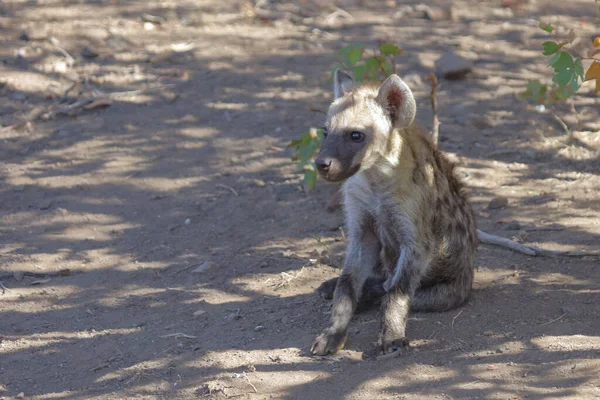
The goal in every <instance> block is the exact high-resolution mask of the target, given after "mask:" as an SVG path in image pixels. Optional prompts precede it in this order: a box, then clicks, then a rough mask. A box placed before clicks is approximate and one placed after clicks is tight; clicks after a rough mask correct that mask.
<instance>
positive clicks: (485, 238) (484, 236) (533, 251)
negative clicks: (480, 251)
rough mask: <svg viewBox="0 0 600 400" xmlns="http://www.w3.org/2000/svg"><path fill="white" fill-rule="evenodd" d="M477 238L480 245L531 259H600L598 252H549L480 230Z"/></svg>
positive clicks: (599, 252)
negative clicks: (523, 255)
mask: <svg viewBox="0 0 600 400" xmlns="http://www.w3.org/2000/svg"><path fill="white" fill-rule="evenodd" d="M477 237H478V238H479V241H480V242H481V243H485V244H492V245H495V246H500V247H505V248H507V249H511V250H513V251H516V252H518V253H523V254H526V255H528V256H533V257H544V256H545V257H556V256H563V257H600V251H592V252H589V251H582V250H549V249H544V248H542V247H538V246H527V245H524V244H521V243H518V242H515V241H514V240H510V239H507V238H503V237H500V236H496V235H490V234H489V233H486V232H484V231H482V230H479V229H478V230H477Z"/></svg>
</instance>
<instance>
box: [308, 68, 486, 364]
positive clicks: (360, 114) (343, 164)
mask: <svg viewBox="0 0 600 400" xmlns="http://www.w3.org/2000/svg"><path fill="white" fill-rule="evenodd" d="M342 74H343V73H341V72H339V71H338V73H336V79H335V80H336V82H337V83H336V85H337V86H336V96H337V97H338V98H337V99H336V100H335V101H334V102H333V104H332V105H331V107H330V109H329V112H328V116H327V123H326V125H327V129H328V131H329V135H328V137H327V138H326V139H325V141H324V143H323V145H322V148H321V152H320V154H319V157H318V159H319V158H320V159H321V160H327V162H329V166H330V167H333V166H335V167H336V169H333V170H332V169H329V170H328V171H325V172H324V171H320V173H321V175H322V176H324V177H325V178H326V179H330V180H334V181H335V180H344V184H343V194H344V200H343V204H344V210H345V219H346V225H347V236H348V249H347V254H346V259H345V263H344V269H343V271H342V274H341V277H340V278H339V280H337V284H336V285H335V291H334V294H333V299H334V300H333V309H332V323H331V326H330V328H328V329H327V330H326V331H325V332H324V333H323V334H322V335H320V336H319V337H317V339H316V340H315V343H314V344H313V347H312V352H313V353H314V354H321V355H322V354H329V353H333V352H335V351H337V350H339V349H340V348H342V347H343V344H344V343H345V341H346V337H347V330H348V325H349V323H350V320H351V318H352V315H353V314H354V312H355V310H356V307H357V305H358V304H359V302H361V301H362V300H364V299H366V298H369V299H373V298H376V297H380V298H381V300H382V313H381V314H382V323H381V334H380V338H379V342H378V343H379V350H380V352H381V353H388V352H391V351H395V350H398V349H399V348H402V347H405V346H406V345H407V343H408V341H407V339H406V335H405V328H406V320H407V315H408V312H409V309H412V310H414V311H445V310H449V309H452V308H455V307H458V306H460V305H462V304H464V303H465V302H466V301H467V299H468V297H469V294H470V291H471V287H472V283H473V274H474V265H475V255H476V248H477V234H476V226H475V218H474V217H473V212H472V210H471V206H470V204H469V202H468V200H467V198H466V196H465V193H464V190H463V185H462V184H461V182H460V181H459V179H458V177H457V176H456V173H455V171H454V165H453V164H452V163H451V162H450V161H448V159H447V158H446V157H445V156H444V155H443V154H442V152H441V151H440V150H439V149H438V148H437V146H436V145H435V144H433V143H432V142H431V140H430V137H429V135H426V134H425V133H424V132H423V131H422V130H421V129H420V128H419V127H418V126H417V124H416V123H415V122H414V115H415V112H416V107H415V102H414V98H413V95H412V93H411V91H410V89H408V87H407V86H406V85H405V84H404V82H402V80H401V79H400V78H399V77H397V76H395V75H393V76H392V77H390V78H388V80H386V82H384V83H383V84H382V85H381V86H380V87H373V86H364V85H362V86H358V87H353V86H351V85H349V79H348V78H349V76H348V75H345V74H343V75H342ZM350 79H351V78H350ZM357 130H360V131H361V132H363V133H364V140H363V141H362V142H361V143H362V144H360V143H350V144H349V143H348V139H347V133H348V132H349V131H357ZM339 177H341V178H340V179H338V178H339ZM365 282H367V283H366V285H365ZM324 286H325V287H326V288H325V291H326V290H327V288H329V290H331V288H333V286H334V284H333V282H331V281H330V282H328V283H326V284H325V285H324ZM326 295H330V294H326Z"/></svg>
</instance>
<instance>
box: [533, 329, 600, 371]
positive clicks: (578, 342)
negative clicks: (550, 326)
mask: <svg viewBox="0 0 600 400" xmlns="http://www.w3.org/2000/svg"><path fill="white" fill-rule="evenodd" d="M531 343H532V344H534V345H536V346H538V347H539V348H540V349H543V350H544V351H551V352H557V351H585V350H594V351H597V352H598V351H600V336H586V335H569V336H543V337H538V338H533V339H531ZM597 368H598V369H599V370H600V363H599V365H598V367H597Z"/></svg>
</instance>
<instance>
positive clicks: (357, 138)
mask: <svg viewBox="0 0 600 400" xmlns="http://www.w3.org/2000/svg"><path fill="white" fill-rule="evenodd" d="M364 138H365V135H364V133H360V132H351V133H350V139H352V141H353V142H362V141H363V139H364Z"/></svg>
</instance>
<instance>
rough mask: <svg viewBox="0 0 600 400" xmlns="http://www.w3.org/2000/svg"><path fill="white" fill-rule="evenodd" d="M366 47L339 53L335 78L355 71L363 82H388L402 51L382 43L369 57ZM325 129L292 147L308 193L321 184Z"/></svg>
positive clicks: (305, 136)
mask: <svg viewBox="0 0 600 400" xmlns="http://www.w3.org/2000/svg"><path fill="white" fill-rule="evenodd" d="M366 51H367V49H366V47H365V46H363V45H359V44H351V45H349V46H345V47H344V48H342V49H341V50H340V51H339V52H338V63H337V64H336V65H335V66H334V67H333V68H332V69H331V78H332V79H333V75H334V74H335V70H337V69H342V70H347V71H352V73H353V74H354V79H355V80H357V81H359V82H362V81H364V80H366V79H370V80H377V79H385V78H387V77H388V76H390V75H391V74H392V73H393V72H394V61H393V60H394V57H395V56H397V55H400V54H402V49H401V48H400V47H398V46H397V45H395V44H394V43H387V42H386V43H382V44H381V45H379V48H378V49H377V50H373V51H372V53H373V55H370V56H367V57H365V52H366ZM322 140H323V130H322V129H317V128H310V129H309V130H308V131H307V132H304V133H303V134H302V136H301V137H300V139H297V140H294V141H292V142H291V143H290V144H289V147H291V148H293V149H294V154H293V156H292V160H294V161H296V162H297V163H298V166H299V167H300V169H301V170H302V172H303V174H304V188H305V190H308V191H309V190H313V189H314V188H315V185H316V184H317V171H316V166H315V162H314V158H315V156H316V155H317V152H318V150H319V148H320V147H321V141H322Z"/></svg>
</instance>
